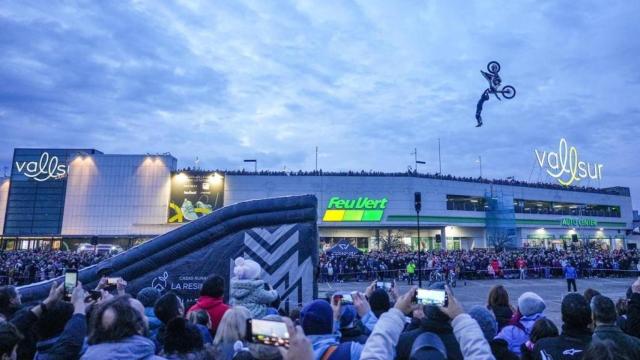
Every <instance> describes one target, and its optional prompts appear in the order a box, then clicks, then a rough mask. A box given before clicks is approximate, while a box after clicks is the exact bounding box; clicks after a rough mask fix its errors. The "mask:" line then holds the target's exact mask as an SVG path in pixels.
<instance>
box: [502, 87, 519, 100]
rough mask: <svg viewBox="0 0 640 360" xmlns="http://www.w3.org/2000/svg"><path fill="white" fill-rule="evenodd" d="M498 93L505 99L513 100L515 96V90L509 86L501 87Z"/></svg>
mask: <svg viewBox="0 0 640 360" xmlns="http://www.w3.org/2000/svg"><path fill="white" fill-rule="evenodd" d="M500 92H501V93H502V96H503V97H504V98H505V99H513V98H514V97H515V96H516V89H515V88H514V87H513V86H511V85H507V86H505V87H503V88H502V90H500Z"/></svg>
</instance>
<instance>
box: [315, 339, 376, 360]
mask: <svg viewBox="0 0 640 360" xmlns="http://www.w3.org/2000/svg"><path fill="white" fill-rule="evenodd" d="M307 337H308V338H309V340H311V347H312V349H313V359H314V360H320V359H322V356H323V355H324V352H325V351H327V349H328V348H329V347H330V346H332V345H335V346H338V345H340V335H339V334H327V335H308V336H307ZM345 344H351V346H350V347H351V359H352V360H357V359H360V355H361V354H362V349H363V347H364V345H362V344H359V343H355V342H352V343H345ZM344 346H346V345H344Z"/></svg>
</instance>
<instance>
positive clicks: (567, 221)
mask: <svg viewBox="0 0 640 360" xmlns="http://www.w3.org/2000/svg"><path fill="white" fill-rule="evenodd" d="M561 224H562V226H569V227H596V226H598V221H596V220H594V219H572V218H564V219H562V222H561Z"/></svg>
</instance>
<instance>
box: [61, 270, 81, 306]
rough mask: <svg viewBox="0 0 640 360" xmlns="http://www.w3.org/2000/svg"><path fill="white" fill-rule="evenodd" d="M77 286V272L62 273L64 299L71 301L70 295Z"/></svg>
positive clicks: (67, 271) (66, 271)
mask: <svg viewBox="0 0 640 360" xmlns="http://www.w3.org/2000/svg"><path fill="white" fill-rule="evenodd" d="M76 285H78V270H76V269H66V270H65V271H64V298H65V299H67V300H71V293H72V292H73V289H74V288H75V287H76Z"/></svg>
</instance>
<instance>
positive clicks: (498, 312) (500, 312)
mask: <svg viewBox="0 0 640 360" xmlns="http://www.w3.org/2000/svg"><path fill="white" fill-rule="evenodd" d="M489 310H490V311H491V312H493V315H495V316H496V321H497V322H498V331H500V330H502V328H503V327H505V326H507V325H509V321H510V320H511V318H512V317H513V311H512V310H511V307H509V306H505V305H499V306H496V307H495V308H489Z"/></svg>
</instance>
